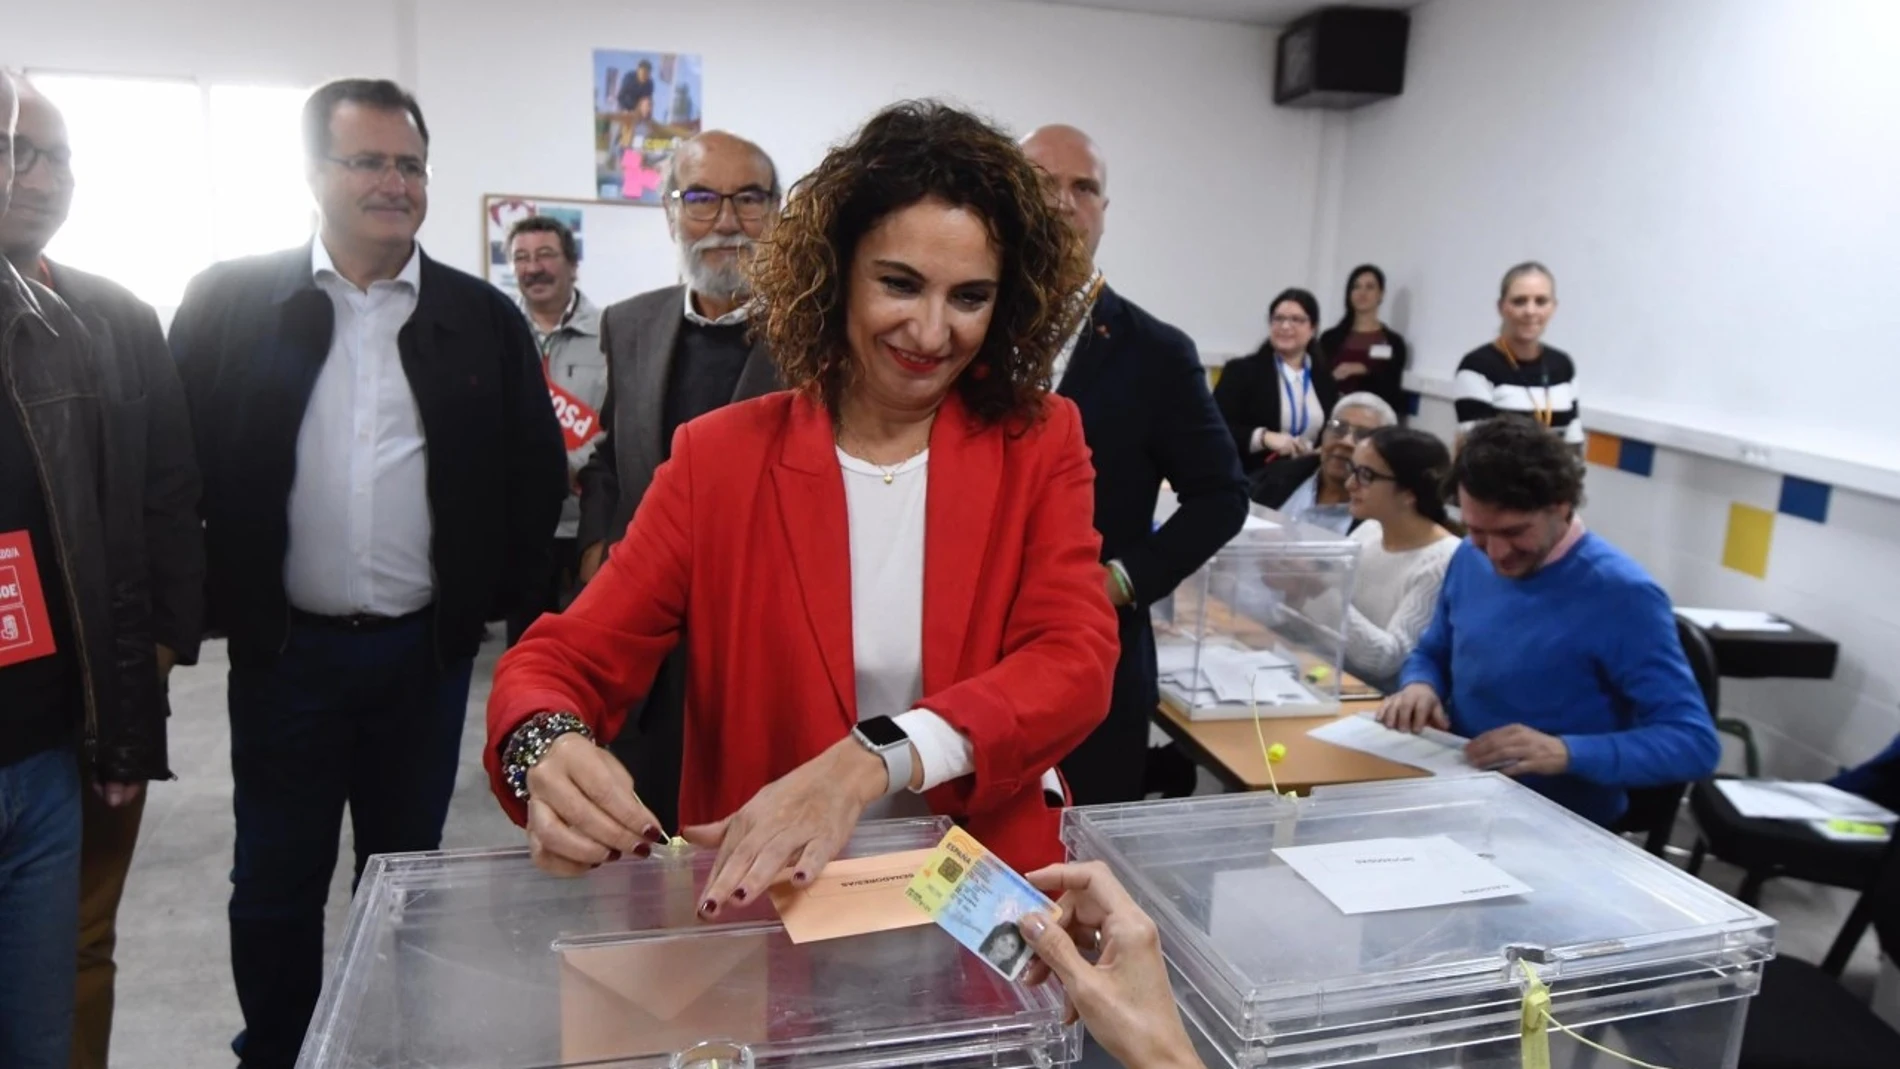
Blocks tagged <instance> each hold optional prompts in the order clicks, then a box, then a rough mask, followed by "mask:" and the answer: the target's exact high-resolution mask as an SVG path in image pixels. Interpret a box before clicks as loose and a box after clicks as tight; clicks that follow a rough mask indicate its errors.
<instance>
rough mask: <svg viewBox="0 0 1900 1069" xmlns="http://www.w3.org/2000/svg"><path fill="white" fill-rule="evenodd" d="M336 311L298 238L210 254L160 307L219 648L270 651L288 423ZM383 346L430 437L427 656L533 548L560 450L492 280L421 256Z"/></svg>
mask: <svg viewBox="0 0 1900 1069" xmlns="http://www.w3.org/2000/svg"><path fill="white" fill-rule="evenodd" d="M335 318H336V316H335V311H334V308H333V307H332V305H331V303H330V298H329V296H328V295H327V294H325V293H324V292H323V291H322V290H321V289H319V288H318V287H317V285H316V282H315V281H314V280H313V279H312V277H311V272H310V246H309V245H302V246H299V247H298V248H295V249H287V250H285V251H283V252H277V253H271V254H269V255H266V256H255V257H249V258H247V259H242V260H231V261H227V262H225V263H221V264H216V265H213V266H212V267H211V268H209V269H208V270H206V271H205V272H204V273H203V274H201V275H199V276H198V277H197V278H195V279H193V280H192V282H191V286H190V287H189V288H188V289H187V290H186V291H185V299H184V303H183V304H182V305H180V306H179V309H178V314H177V316H176V317H175V318H174V319H173V320H172V330H171V347H172V353H173V355H174V356H176V357H177V359H178V367H179V371H180V372H181V374H182V375H183V377H184V382H185V395H186V397H187V399H188V400H189V401H190V404H191V415H192V428H193V431H194V437H195V438H196V441H197V449H198V465H199V468H200V470H201V471H202V472H203V473H204V481H205V492H204V503H203V506H202V508H201V510H200V511H201V512H202V513H203V515H204V523H205V546H206V551H207V554H208V557H209V561H210V583H209V600H208V610H209V618H210V623H211V626H213V627H215V628H218V629H220V630H222V631H224V632H226V633H227V634H229V635H230V636H231V641H232V653H233V656H245V655H259V654H261V655H269V656H274V655H275V654H276V653H277V652H278V651H279V650H281V649H282V647H283V643H284V640H285V636H286V630H287V624H288V613H289V607H290V605H289V599H288V598H287V597H286V596H285V594H284V552H285V550H286V549H287V547H288V545H289V539H290V521H289V515H288V507H289V501H290V484H291V479H292V477H293V476H294V475H295V473H296V466H297V435H298V431H299V430H300V428H301V426H302V424H303V418H304V410H305V408H306V406H307V405H308V404H309V402H310V392H311V389H312V387H314V386H315V384H316V380H317V373H318V372H319V371H320V370H321V369H322V367H323V361H324V360H325V359H326V358H327V357H328V355H329V351H330V340H331V332H332V331H333V330H334V328H335ZM397 348H398V351H399V352H400V353H401V359H402V368H403V373H404V374H405V376H406V377H407V378H408V380H409V388H410V390H411V391H412V392H413V393H414V394H415V399H416V408H417V411H418V412H419V414H420V416H421V420H422V433H423V437H424V438H425V439H427V441H428V488H429V505H430V511H431V513H432V514H433V518H434V544H433V545H432V546H431V547H430V561H431V563H432V564H433V566H434V568H435V579H436V584H435V602H434V604H433V606H432V610H433V613H434V624H435V644H436V653H437V656H438V657H440V658H441V659H442V660H443V661H444V662H447V661H454V660H461V659H463V658H467V657H470V656H473V655H474V653H475V650H476V648H477V647H478V646H480V645H481V639H482V628H483V624H484V622H485V621H488V620H494V619H500V618H502V617H504V616H506V615H507V614H508V613H509V612H511V611H513V610H514V609H515V607H516V606H517V605H519V604H520V603H521V600H522V596H523V585H524V584H525V583H526V582H527V581H528V579H529V578H530V577H531V576H533V575H535V574H536V573H537V569H538V568H539V567H540V566H541V564H542V562H543V561H544V559H545V557H546V555H547V553H548V551H549V548H550V546H551V544H552V540H553V537H554V525H555V522H556V521H557V520H559V519H560V514H561V502H562V500H563V499H565V498H566V497H567V492H568V486H567V453H566V451H565V449H564V448H563V444H562V440H561V428H560V425H559V424H558V423H557V422H556V420H555V417H554V410H553V408H552V407H551V406H550V405H549V404H548V390H547V383H546V380H544V379H543V378H542V375H541V362H540V356H539V354H538V353H537V351H536V349H535V345H534V338H533V336H532V335H531V334H530V333H529V331H528V324H527V321H526V320H524V319H522V317H521V313H520V311H518V310H517V309H516V308H515V306H514V304H513V303H511V302H510V301H509V300H508V299H507V298H506V297H504V296H502V293H501V291H500V290H497V289H496V288H495V287H493V286H491V285H489V284H488V283H486V282H483V281H482V280H481V279H478V278H474V277H473V276H470V275H465V274H463V273H462V272H460V271H457V270H455V269H453V268H450V267H446V266H444V265H442V264H439V263H437V262H435V261H434V260H431V259H429V258H428V257H427V256H426V255H425V256H423V257H422V286H421V290H420V292H419V293H418V295H417V303H416V310H415V313H414V314H413V315H412V316H411V317H410V319H409V322H408V323H406V324H404V325H403V328H402V332H401V334H400V335H399V336H398V339H397Z"/></svg>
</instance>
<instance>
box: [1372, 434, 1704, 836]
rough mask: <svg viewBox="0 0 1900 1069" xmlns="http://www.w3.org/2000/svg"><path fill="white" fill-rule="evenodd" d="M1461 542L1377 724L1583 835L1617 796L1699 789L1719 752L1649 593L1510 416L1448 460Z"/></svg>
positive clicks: (1661, 599) (1572, 481)
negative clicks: (1423, 739) (1412, 734)
mask: <svg viewBox="0 0 1900 1069" xmlns="http://www.w3.org/2000/svg"><path fill="white" fill-rule="evenodd" d="M1453 478H1454V480H1455V482H1456V485H1457V486H1458V492H1459V503H1460V509H1461V511H1462V513H1463V515H1464V519H1465V522H1466V524H1467V527H1468V529H1469V534H1470V539H1469V541H1467V542H1466V543H1465V544H1464V545H1462V546H1460V547H1459V548H1458V551H1457V552H1456V553H1455V554H1453V556H1452V560H1451V565H1450V567H1449V569H1448V570H1447V572H1446V574H1445V583H1444V587H1443V589H1442V591H1441V593H1440V595H1439V601H1438V608H1437V610H1436V612H1435V613H1434V615H1433V618H1432V623H1431V626H1430V627H1429V628H1427V629H1426V632H1425V634H1424V636H1423V637H1422V638H1421V639H1420V640H1419V644H1418V647H1417V648H1416V649H1415V650H1414V651H1413V652H1412V655H1411V656H1410V657H1409V658H1408V659H1407V660H1406V662H1405V667H1404V669H1403V670H1402V671H1401V672H1400V676H1399V682H1400V686H1401V689H1400V691H1399V693H1398V694H1396V695H1394V696H1393V697H1392V698H1390V699H1388V700H1387V702H1386V706H1385V708H1384V709H1382V710H1381V712H1380V719H1381V720H1382V721H1384V722H1385V723H1386V724H1388V725H1389V726H1392V727H1397V728H1401V729H1405V730H1417V729H1418V728H1419V727H1422V726H1424V725H1426V724H1431V725H1434V726H1438V727H1444V728H1448V729H1449V730H1451V731H1453V732H1455V733H1457V734H1460V735H1465V736H1468V737H1470V738H1471V740H1472V741H1471V744H1470V746H1469V747H1468V749H1467V751H1466V753H1467V756H1468V757H1469V758H1470V760H1471V762H1472V764H1474V765H1476V766H1478V767H1480V768H1497V769H1498V770H1500V771H1502V772H1504V773H1505V774H1507V775H1511V776H1515V777H1517V778H1519V779H1520V780H1521V781H1522V782H1523V783H1524V785H1525V786H1527V787H1530V788H1532V789H1533V790H1536V791H1538V792H1540V793H1542V794H1544V795H1546V796H1548V797H1549V798H1551V799H1552V800H1554V801H1556V802H1559V803H1560V804H1562V805H1564V806H1566V807H1568V808H1569V809H1571V810H1573V811H1574V812H1577V813H1579V814H1581V815H1583V816H1585V817H1588V818H1589V819H1591V820H1594V821H1596V822H1597V823H1599V824H1604V825H1610V824H1613V823H1614V822H1615V821H1616V819H1617V818H1618V817H1620V816H1622V814H1623V811H1624V810H1625V809H1626V808H1627V807H1628V804H1629V800H1628V797H1627V795H1626V793H1625V792H1626V790H1627V789H1629V788H1631V787H1648V786H1657V785H1661V784H1667V783H1681V782H1684V781H1689V780H1696V779H1701V778H1702V777H1704V776H1707V775H1709V774H1710V773H1712V772H1713V771H1714V770H1715V764H1716V761H1717V759H1718V758H1719V757H1720V754H1721V748H1720V744H1719V743H1718V741H1717V739H1716V734H1715V723H1714V720H1713V718H1712V717H1711V716H1710V715H1709V710H1708V708H1707V706H1706V705H1705V704H1704V702H1703V700H1702V692H1701V689H1700V688H1699V687H1698V686H1697V685H1696V681H1695V676H1694V674H1693V673H1692V672H1691V671H1690V668H1689V662H1688V659H1687V657H1685V656H1684V654H1683V652H1682V643H1681V641H1680V640H1679V639H1678V638H1677V637H1676V623H1675V617H1674V614H1673V613H1672V611H1671V609H1670V605H1669V598H1668V596H1667V595H1666V594H1664V593H1663V591H1662V588H1661V587H1659V586H1657V585H1656V582H1655V581H1654V580H1653V579H1651V578H1650V577H1649V575H1648V574H1647V573H1645V572H1644V571H1643V569H1642V567H1641V566H1640V565H1638V564H1637V563H1636V562H1635V561H1634V560H1631V559H1630V558H1629V556H1628V555H1626V554H1624V553H1623V552H1622V551H1620V550H1618V549H1617V548H1616V547H1614V546H1612V545H1610V543H1608V542H1607V541H1605V540H1603V539H1602V538H1600V537H1598V536H1596V535H1594V534H1590V533H1588V532H1586V531H1585V530H1584V527H1583V522H1582V521H1581V520H1580V519H1578V518H1577V516H1576V505H1577V502H1578V501H1579V500H1580V499H1581V496H1582V469H1581V465H1580V464H1579V463H1578V462H1577V460H1576V458H1575V456H1574V454H1573V453H1572V452H1571V451H1570V449H1569V448H1568V447H1566V446H1565V445H1564V444H1563V443H1562V442H1561V441H1560V440H1559V439H1557V438H1556V437H1555V436H1554V435H1551V434H1550V433H1549V432H1548V431H1546V430H1544V429H1543V428H1542V427H1539V426H1537V425H1535V424H1532V423H1530V422H1528V421H1524V420H1521V419H1500V420H1494V421H1491V422H1489V423H1486V424H1481V425H1479V426H1478V427H1477V428H1474V429H1473V430H1472V432H1471V434H1470V436H1469V437H1468V438H1467V440H1466V442H1465V446H1464V448H1463V449H1462V450H1461V451H1460V453H1459V456H1458V459H1457V461H1456V462H1455V463H1454V465H1453Z"/></svg>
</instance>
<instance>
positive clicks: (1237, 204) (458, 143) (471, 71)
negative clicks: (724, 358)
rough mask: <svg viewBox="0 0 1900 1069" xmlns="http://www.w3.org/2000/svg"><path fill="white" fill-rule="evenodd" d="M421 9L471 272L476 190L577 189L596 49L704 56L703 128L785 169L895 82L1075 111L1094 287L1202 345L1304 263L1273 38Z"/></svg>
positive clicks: (818, 12)
mask: <svg viewBox="0 0 1900 1069" xmlns="http://www.w3.org/2000/svg"><path fill="white" fill-rule="evenodd" d="M417 3H418V7H417V23H416V30H417V32H416V40H417V42H418V51H417V84H418V86H419V92H420V94H421V96H422V100H423V103H424V105H425V107H427V109H428V111H429V117H430V121H431V123H432V124H433V125H434V127H435V131H436V141H435V150H434V163H435V174H436V177H435V181H434V183H433V186H432V191H431V194H432V197H433V200H434V204H433V207H432V209H431V214H432V218H431V221H430V224H429V226H428V229H427V230H426V231H425V232H424V239H425V241H426V242H427V244H428V246H429V248H430V249H431V250H432V251H433V252H435V253H436V254H437V255H441V256H444V257H446V258H447V259H448V260H449V261H450V262H452V263H455V264H456V265H458V266H461V267H464V268H466V269H469V270H474V269H477V268H478V266H479V260H478V256H479V251H480V240H479V239H480V228H479V222H480V219H479V216H478V207H477V205H478V203H479V199H480V197H481V195H482V194H483V193H497V192H511V193H532V194H542V195H547V196H571V197H589V196H591V195H592V189H593V160H592V129H593V127H592V112H591V110H590V103H591V100H592V86H591V84H590V83H591V58H592V51H593V50H594V49H595V48H627V49H652V50H657V51H675V52H697V53H699V54H700V55H702V56H703V57H704V60H705V90H704V93H705V110H706V122H707V125H708V126H709V127H723V128H726V129H730V130H732V131H734V132H736V133H739V134H741V135H744V136H747V137H750V138H752V139H754V140H756V141H758V142H759V143H760V144H762V145H763V146H764V147H765V149H766V150H767V151H768V152H770V153H771V154H772V155H773V156H774V157H775V158H776V159H777V161H778V164H779V168H780V170H781V171H782V172H783V173H784V175H785V176H786V177H787V178H788V179H789V178H792V177H796V176H797V175H799V174H801V173H803V172H804V171H806V170H807V169H809V168H810V167H811V166H812V165H813V164H815V163H816V162H817V161H818V159H819V158H820V156H821V155H822V154H823V152H824V150H825V148H826V147H827V146H828V145H829V144H831V143H832V142H834V141H837V140H839V139H842V138H843V137H845V136H847V135H848V134H849V133H850V132H851V131H852V130H853V129H855V128H856V127H857V125H858V124H859V123H861V122H862V121H863V120H864V119H866V118H868V117H869V116H870V115H871V113H872V112H874V111H875V110H876V109H878V108H879V107H881V106H882V105H884V104H886V103H889V102H891V101H893V100H896V99H900V98H904V97H913V96H942V97H947V98H950V99H953V100H955V101H958V102H960V103H963V104H965V105H967V106H970V107H973V108H975V109H977V110H978V111H980V112H982V113H984V114H986V115H989V116H990V117H992V118H993V119H995V120H997V121H998V122H1000V123H1002V124H1004V125H1005V126H1007V127H1009V128H1010V129H1012V130H1015V131H1023V130H1026V129H1028V128H1030V127H1033V126H1035V125H1037V124H1040V123H1044V122H1051V121H1063V122H1070V123H1074V124H1076V125H1078V126H1081V127H1083V128H1084V129H1087V130H1089V131H1090V132H1091V133H1092V134H1093V135H1094V136H1095V137H1096V139H1097V140H1098V141H1099V142H1100V143H1101V144H1102V146H1103V150H1104V152H1105V153H1106V155H1107V157H1108V159H1109V196H1110V207H1109V212H1108V236H1107V238H1106V240H1105V241H1104V243H1103V246H1102V253H1101V262H1102V266H1103V269H1104V270H1105V272H1106V273H1107V275H1108V278H1109V280H1110V282H1111V283H1112V284H1113V285H1115V286H1116V287H1117V288H1118V289H1120V290H1122V291H1123V292H1124V293H1125V294H1127V295H1128V296H1130V297H1131V298H1133V299H1134V300H1135V301H1137V302H1138V303H1140V304H1142V305H1144V306H1145V307H1147V308H1148V309H1149V310H1150V311H1152V312H1154V313H1155V314H1156V315H1159V316H1161V317H1162V318H1164V319H1168V320H1171V321H1173V322H1175V323H1176V324H1177V325H1179V326H1181V327H1182V328H1183V329H1186V330H1187V331H1188V332H1189V333H1190V334H1192V335H1194V336H1195V338H1196V339H1197V340H1198V341H1199V342H1200V343H1201V345H1202V346H1203V347H1204V348H1207V349H1209V350H1210V351H1214V352H1238V351H1246V350H1250V349H1252V347H1253V346H1254V345H1256V344H1257V343H1258V341H1259V339H1260V338H1261V337H1262V336H1263V335H1264V330H1265V328H1264V311H1263V309H1262V302H1263V301H1264V300H1265V299H1266V297H1267V295H1269V294H1270V293H1271V292H1272V291H1273V290H1274V289H1276V288H1278V287H1280V286H1283V285H1288V284H1291V283H1292V282H1294V281H1297V280H1299V279H1303V278H1305V277H1306V275H1307V273H1308V271H1309V269H1310V266H1311V263H1310V258H1311V252H1312V247H1313V240H1314V238H1313V226H1312V212H1313V205H1314V203H1315V199H1316V193H1315V185H1316V180H1317V175H1318V169H1317V158H1318V142H1319V136H1320V119H1319V116H1317V115H1315V114H1313V113H1310V112H1293V111H1286V110H1283V109H1276V108H1274V107H1273V106H1272V103H1271V78H1270V74H1271V68H1272V59H1271V55H1272V50H1271V42H1272V34H1271V33H1270V32H1269V31H1265V30H1261V29H1256V28H1251V27H1245V26H1237V25H1232V24H1217V23H1210V22H1199V21H1194V20H1189V19H1175V18H1158V17H1153V16H1144V15H1131V14H1123V13H1118V12H1103V11H1094V10H1088V9H1082V8H1073V7H1056V6H1049V5H1042V4H1022V3H1002V2H994V0H966V2H958V3H938V2H930V3H918V2H910V3H863V2H854V0H800V2H797V3H785V2H776V0H732V2H728V3H723V4H720V5H717V6H716V7H715V8H710V9H707V10H705V11H703V12H698V13H692V14H689V13H687V11H686V9H684V8H682V7H681V6H680V5H679V4H677V3H672V2H662V0H550V2H548V3H543V4H537V5H535V6H534V8H533V11H534V17H533V19H532V20H531V21H530V22H527V23H524V21H523V18H522V12H523V10H524V9H523V7H522V5H521V4H520V3H519V2H517V0H417ZM646 230H647V232H646V234H645V235H644V238H643V243H644V244H645V245H646V247H647V248H646V251H645V252H643V255H650V256H652V257H654V258H655V261H656V262H657V263H658V264H660V265H663V266H665V267H666V268H669V269H670V265H671V264H672V262H673V260H674V256H673V253H672V250H671V248H670V247H669V246H668V244H667V240H666V236H665V224H664V220H663V218H662V215H661V212H660V211H659V210H658V209H653V210H651V211H650V224H649V225H648V227H647V228H646ZM594 255H599V253H595V254H594ZM584 284H585V274H584V272H583V285H584Z"/></svg>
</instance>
